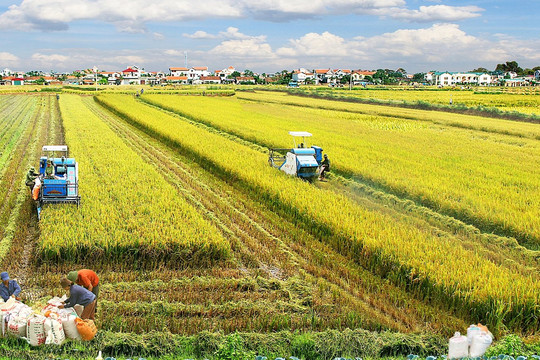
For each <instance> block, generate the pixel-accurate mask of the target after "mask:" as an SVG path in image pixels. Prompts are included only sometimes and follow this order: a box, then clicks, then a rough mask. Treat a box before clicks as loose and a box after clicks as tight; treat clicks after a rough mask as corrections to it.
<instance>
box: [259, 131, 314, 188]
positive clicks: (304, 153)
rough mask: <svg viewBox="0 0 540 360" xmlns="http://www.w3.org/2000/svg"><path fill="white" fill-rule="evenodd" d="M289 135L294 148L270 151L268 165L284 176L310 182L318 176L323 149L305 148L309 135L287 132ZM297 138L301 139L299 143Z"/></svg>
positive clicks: (299, 132)
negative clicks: (291, 176)
mask: <svg viewBox="0 0 540 360" xmlns="http://www.w3.org/2000/svg"><path fill="white" fill-rule="evenodd" d="M289 135H292V137H293V142H294V147H293V148H292V149H270V154H269V157H268V163H269V164H270V166H273V167H275V168H276V169H279V170H281V171H283V172H285V173H286V174H289V175H293V176H298V177H300V178H303V179H306V180H312V179H313V178H315V177H316V176H318V175H319V172H320V166H321V162H322V151H323V149H322V148H321V147H319V146H311V147H309V148H308V147H307V144H306V138H308V137H311V136H312V134H311V133H308V132H306V131H289ZM299 138H302V141H301V142H299V141H297V139H298V140H299ZM284 153H285V155H284Z"/></svg>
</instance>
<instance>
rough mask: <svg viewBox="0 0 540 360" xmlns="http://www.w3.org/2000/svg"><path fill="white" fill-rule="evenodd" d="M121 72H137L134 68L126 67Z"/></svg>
mask: <svg viewBox="0 0 540 360" xmlns="http://www.w3.org/2000/svg"><path fill="white" fill-rule="evenodd" d="M122 72H123V73H134V72H137V70H135V69H126V70H124V71H122Z"/></svg>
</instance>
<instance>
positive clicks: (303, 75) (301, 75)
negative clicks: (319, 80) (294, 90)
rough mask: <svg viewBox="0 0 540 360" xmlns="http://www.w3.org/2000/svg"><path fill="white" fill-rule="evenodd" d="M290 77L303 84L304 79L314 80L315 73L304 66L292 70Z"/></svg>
mask: <svg viewBox="0 0 540 360" xmlns="http://www.w3.org/2000/svg"><path fill="white" fill-rule="evenodd" d="M292 79H293V80H294V81H296V82H297V83H299V84H305V82H306V80H315V74H313V73H312V72H310V71H308V70H306V69H304V68H300V69H298V70H294V71H293V74H292Z"/></svg>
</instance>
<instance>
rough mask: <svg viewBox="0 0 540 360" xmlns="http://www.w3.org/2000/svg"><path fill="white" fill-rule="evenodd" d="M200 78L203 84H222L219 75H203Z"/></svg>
mask: <svg viewBox="0 0 540 360" xmlns="http://www.w3.org/2000/svg"><path fill="white" fill-rule="evenodd" d="M199 80H200V81H201V83H203V84H221V78H220V77H219V76H201V77H200V78H199Z"/></svg>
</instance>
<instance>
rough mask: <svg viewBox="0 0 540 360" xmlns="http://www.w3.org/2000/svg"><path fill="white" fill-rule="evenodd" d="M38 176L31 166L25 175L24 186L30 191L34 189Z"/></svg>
mask: <svg viewBox="0 0 540 360" xmlns="http://www.w3.org/2000/svg"><path fill="white" fill-rule="evenodd" d="M38 176H39V174H38V173H36V169H35V168H34V167H33V166H32V167H31V168H30V170H28V173H27V174H26V183H25V184H26V186H28V187H29V188H30V191H32V189H33V188H34V186H35V185H36V178H37V177H38Z"/></svg>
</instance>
